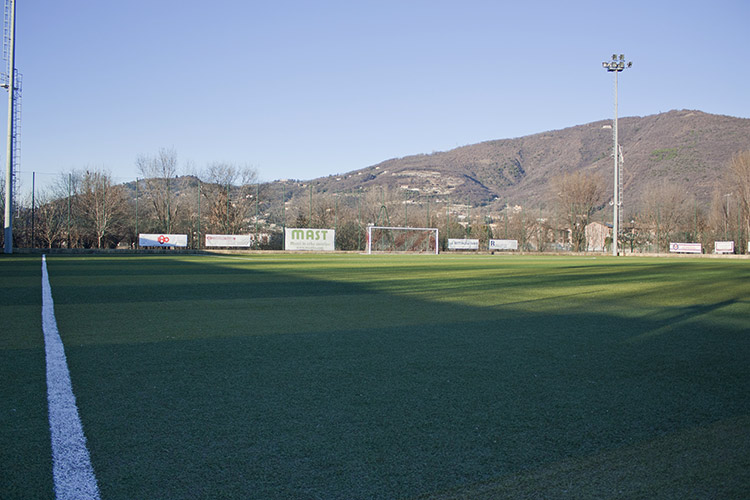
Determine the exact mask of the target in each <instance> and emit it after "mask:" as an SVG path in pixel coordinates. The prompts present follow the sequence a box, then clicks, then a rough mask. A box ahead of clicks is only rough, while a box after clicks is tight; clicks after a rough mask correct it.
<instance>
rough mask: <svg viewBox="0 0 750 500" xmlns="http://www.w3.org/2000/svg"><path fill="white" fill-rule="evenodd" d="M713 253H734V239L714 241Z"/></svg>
mask: <svg viewBox="0 0 750 500" xmlns="http://www.w3.org/2000/svg"><path fill="white" fill-rule="evenodd" d="M714 252H715V253H734V241H714Z"/></svg>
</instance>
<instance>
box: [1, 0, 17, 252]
mask: <svg viewBox="0 0 750 500" xmlns="http://www.w3.org/2000/svg"><path fill="white" fill-rule="evenodd" d="M9 1H10V27H9V28H10V29H9V30H8V32H9V35H10V39H9V50H8V152H7V155H6V162H7V163H6V168H5V223H4V233H3V234H4V237H5V253H13V156H14V155H13V152H14V151H13V146H14V141H13V136H14V130H13V127H14V120H13V117H14V112H15V104H16V103H15V88H16V78H15V76H16V75H15V73H16V71H15V69H16V43H15V38H16V0H9Z"/></svg>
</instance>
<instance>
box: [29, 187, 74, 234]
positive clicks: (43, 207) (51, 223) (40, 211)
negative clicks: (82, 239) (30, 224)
mask: <svg viewBox="0 0 750 500" xmlns="http://www.w3.org/2000/svg"><path fill="white" fill-rule="evenodd" d="M37 199H38V206H37V209H36V213H37V228H38V229H37V231H38V234H39V238H40V239H41V241H42V244H43V245H44V246H45V247H47V248H52V247H53V246H60V245H61V243H62V241H63V240H64V239H65V238H66V236H67V197H64V198H61V197H57V196H56V194H55V190H54V188H49V189H46V190H43V191H41V192H40V193H39V194H38V195H37Z"/></svg>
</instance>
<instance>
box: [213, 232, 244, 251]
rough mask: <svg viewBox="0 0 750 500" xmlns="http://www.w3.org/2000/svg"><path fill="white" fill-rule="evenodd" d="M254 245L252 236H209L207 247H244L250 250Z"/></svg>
mask: <svg viewBox="0 0 750 500" xmlns="http://www.w3.org/2000/svg"><path fill="white" fill-rule="evenodd" d="M252 244H253V238H252V235H250V234H207V235H206V247H242V248H249V247H250V246H252Z"/></svg>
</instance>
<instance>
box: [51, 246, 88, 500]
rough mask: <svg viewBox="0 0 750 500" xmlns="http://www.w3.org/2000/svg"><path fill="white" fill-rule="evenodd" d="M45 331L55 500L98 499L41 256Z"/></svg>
mask: <svg viewBox="0 0 750 500" xmlns="http://www.w3.org/2000/svg"><path fill="white" fill-rule="evenodd" d="M42 331H43V332H44V350H45V353H46V357H47V403H48V404H49V428H50V433H51V435H52V476H53V478H54V483H55V498H56V500H99V487H98V485H97V484H96V477H95V476H94V469H93V467H91V459H90V457H89V450H88V449H87V448H86V437H85V436H84V435H83V427H82V426H81V419H80V418H79V417H78V407H77V406H76V398H75V396H74V395H73V388H72V386H71V384H70V372H69V371H68V363H67V361H66V359H65V349H64V348H63V343H62V339H61V338H60V333H59V332H58V331H57V321H56V320H55V307H54V303H53V302H52V289H51V288H50V285H49V275H48V274H47V259H46V255H42Z"/></svg>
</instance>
